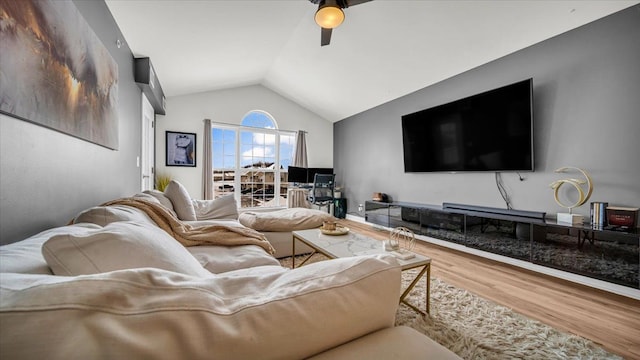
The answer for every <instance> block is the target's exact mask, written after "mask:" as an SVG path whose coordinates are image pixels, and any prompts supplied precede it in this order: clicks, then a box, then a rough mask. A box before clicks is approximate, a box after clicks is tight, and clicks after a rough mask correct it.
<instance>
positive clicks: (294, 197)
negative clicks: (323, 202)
mask: <svg viewBox="0 0 640 360" xmlns="http://www.w3.org/2000/svg"><path fill="white" fill-rule="evenodd" d="M309 190H310V189H305V188H292V189H288V190H287V207H289V208H297V207H298V208H307V209H309V208H311V204H309V201H307V197H308V196H309Z"/></svg>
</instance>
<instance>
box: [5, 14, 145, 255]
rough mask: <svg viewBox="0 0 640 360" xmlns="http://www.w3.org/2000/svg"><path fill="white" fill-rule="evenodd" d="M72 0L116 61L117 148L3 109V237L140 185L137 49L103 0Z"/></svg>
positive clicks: (36, 228) (13, 237) (15, 237)
mask: <svg viewBox="0 0 640 360" xmlns="http://www.w3.org/2000/svg"><path fill="white" fill-rule="evenodd" d="M74 4H75V5H76V7H77V8H78V10H79V12H80V13H81V14H82V16H83V17H84V19H85V20H86V22H87V23H88V24H89V26H90V27H91V28H92V29H93V31H94V32H95V33H96V35H97V36H98V38H99V39H100V40H101V41H102V43H103V44H104V46H105V47H106V48H107V50H108V51H109V53H110V54H111V56H112V57H113V59H114V60H115V61H116V62H117V63H118V72H119V84H118V105H117V111H118V119H119V120H118V121H119V131H118V136H119V150H118V151H114V150H110V149H107V148H105V147H102V146H99V145H96V144H93V143H90V142H87V141H84V140H80V139H78V138H75V137H72V136H69V135H66V134H63V133H60V132H57V131H54V130H51V129H48V128H45V127H42V126H38V125H35V124H33V123H29V122H26V121H23V120H19V119H16V118H13V117H11V116H7V115H3V114H0V244H7V243H11V242H15V241H19V240H22V239H23V238H25V237H27V236H30V235H32V234H35V233H38V232H40V231H43V230H45V229H48V228H51V227H54V226H62V225H65V224H66V223H68V222H69V220H71V219H72V218H73V217H74V216H75V215H76V214H77V213H78V212H79V211H81V210H83V209H85V208H87V207H90V206H94V205H98V204H100V203H102V202H105V201H108V200H111V199H115V198H118V197H123V196H130V195H132V194H134V193H136V192H137V191H139V189H140V168H139V167H138V166H137V162H136V158H137V157H138V156H140V146H141V145H140V142H141V141H140V139H141V125H140V124H141V117H142V107H141V100H142V95H141V94H142V93H141V91H140V89H139V88H138V86H137V85H136V83H135V82H134V80H133V54H132V52H131V50H130V49H129V47H128V46H127V43H126V41H125V39H124V37H123V36H122V33H121V32H120V30H119V28H118V26H117V24H116V23H115V21H114V19H113V17H112V16H111V12H110V11H109V9H108V8H107V6H106V4H105V3H104V1H75V2H74ZM118 39H120V40H121V42H122V46H121V47H120V48H118V47H117V45H116V41H117V40H118ZM0 51H2V49H1V48H0ZM9 56H10V55H9Z"/></svg>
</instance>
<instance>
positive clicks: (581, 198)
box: [549, 166, 593, 225]
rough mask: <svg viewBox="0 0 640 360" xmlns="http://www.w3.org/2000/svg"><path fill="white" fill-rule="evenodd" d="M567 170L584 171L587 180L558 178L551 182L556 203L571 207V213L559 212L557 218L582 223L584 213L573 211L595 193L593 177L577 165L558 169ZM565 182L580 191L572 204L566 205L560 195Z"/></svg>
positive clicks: (571, 222) (567, 221)
mask: <svg viewBox="0 0 640 360" xmlns="http://www.w3.org/2000/svg"><path fill="white" fill-rule="evenodd" d="M567 170H577V171H579V172H580V173H582V175H583V176H584V178H585V180H581V179H573V178H572V179H562V180H556V181H554V182H552V183H551V184H549V186H550V187H551V188H552V189H553V197H554V199H555V200H556V203H558V205H560V206H561V207H563V208H567V209H569V213H568V214H567V213H558V215H557V220H558V222H561V223H568V224H571V225H573V224H581V223H583V222H584V216H582V215H576V214H572V211H573V209H574V208H576V207H578V206H581V205H583V204H584V203H586V202H587V201H588V200H589V198H590V197H591V194H592V193H593V181H592V180H591V177H590V176H589V174H587V172H586V171H584V170H582V169H579V168H577V167H573V166H565V167H561V168H559V169H556V172H557V173H564V172H567ZM563 184H570V185H572V186H573V187H574V188H575V189H576V190H577V191H578V199H577V200H576V202H575V203H573V204H571V205H566V204H564V203H563V202H562V201H560V196H559V192H560V187H562V185H563ZM585 184H586V193H585V191H584V190H583V185H585Z"/></svg>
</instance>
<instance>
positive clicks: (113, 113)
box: [0, 0, 118, 149]
mask: <svg viewBox="0 0 640 360" xmlns="http://www.w3.org/2000/svg"><path fill="white" fill-rule="evenodd" d="M0 44H1V45H2V49H1V51H0V111H1V112H3V113H5V114H8V115H11V116H14V117H17V118H20V119H23V120H27V121H30V122H33V123H36V124H39V125H43V126H46V127H49V128H51V129H55V130H58V131H60V132H63V133H66V134H69V135H72V136H75V137H78V138H81V139H84V140H87V141H90V142H93V143H96V144H99V145H102V146H105V147H107V148H110V149H118V110H117V100H118V64H117V63H116V62H115V61H114V60H113V58H112V57H111V54H110V53H109V52H108V51H107V49H106V48H105V46H104V44H102V42H101V41H100V39H98V37H97V36H96V34H95V33H94V32H93V30H92V29H91V28H90V27H89V25H88V24H87V22H86V21H85V20H84V18H83V17H82V15H81V14H80V12H79V11H78V9H77V8H76V7H75V5H74V4H73V2H71V1H61V0H0Z"/></svg>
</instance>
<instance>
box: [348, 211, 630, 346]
mask: <svg viewBox="0 0 640 360" xmlns="http://www.w3.org/2000/svg"><path fill="white" fill-rule="evenodd" d="M340 223H341V224H343V225H345V226H347V227H349V228H351V229H352V230H353V231H357V232H359V233H363V234H365V235H367V236H369V237H371V238H375V239H380V240H382V239H385V238H386V237H387V236H388V232H387V231H384V230H380V229H377V228H374V227H373V226H370V225H368V224H364V223H360V222H356V221H352V220H346V219H345V220H340ZM415 251H416V252H418V253H421V254H424V255H426V256H429V257H431V259H432V260H433V263H432V265H431V269H432V270H431V274H432V276H433V277H437V278H439V279H442V280H444V281H446V282H448V283H450V284H451V285H454V286H457V287H460V288H463V289H466V290H468V291H470V292H472V293H474V294H477V295H479V296H481V297H483V298H485V299H489V300H491V301H493V302H495V303H498V304H501V305H503V306H506V307H509V308H511V309H513V310H514V311H516V312H518V313H520V314H523V315H525V316H527V317H529V318H532V319H536V320H538V321H540V322H543V323H545V324H548V325H550V326H552V327H554V328H556V329H559V330H563V331H567V332H570V333H573V334H577V335H580V336H582V337H585V338H587V339H590V340H592V341H594V342H595V343H598V344H600V345H601V346H602V347H604V348H605V349H607V350H609V351H611V352H613V353H615V354H618V355H620V356H623V357H624V358H626V359H640V301H638V300H634V299H630V298H627V297H624V296H620V295H616V294H612V293H608V292H606V291H602V290H598V289H594V288H591V287H588V286H584V285H580V284H576V283H572V282H570V281H566V280H562V279H558V278H554V277H551V276H548V275H544V274H539V273H536V272H533V271H530V270H526V269H522V268H519V267H516V266H513V265H508V264H503V263H500V262H497V261H494V260H490V259H485V258H482V257H479V256H475V255H472V254H467V253H464V252H460V251H456V250H453V249H449V248H446V247H442V246H438V245H434V244H430V243H427V242H424V241H419V242H418V244H417V246H416V249H415Z"/></svg>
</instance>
